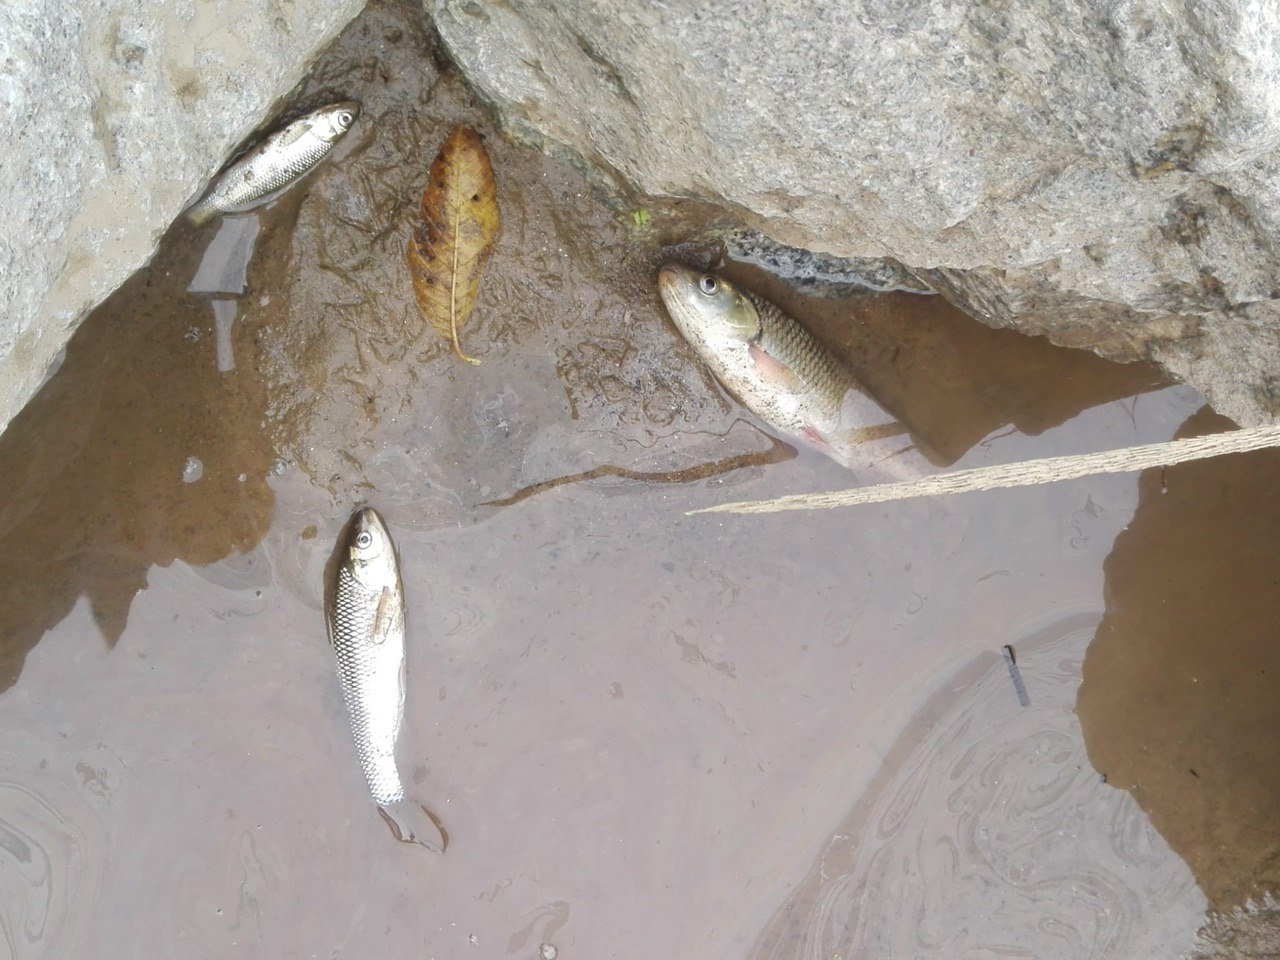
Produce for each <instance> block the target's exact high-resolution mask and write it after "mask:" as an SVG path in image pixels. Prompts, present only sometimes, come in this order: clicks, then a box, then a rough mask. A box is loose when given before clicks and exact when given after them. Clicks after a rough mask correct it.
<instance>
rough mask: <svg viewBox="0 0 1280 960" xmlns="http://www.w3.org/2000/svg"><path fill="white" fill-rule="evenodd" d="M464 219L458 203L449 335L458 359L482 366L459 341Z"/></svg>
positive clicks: (450, 293) (454, 229)
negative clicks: (460, 229) (460, 230)
mask: <svg viewBox="0 0 1280 960" xmlns="http://www.w3.org/2000/svg"><path fill="white" fill-rule="evenodd" d="M461 219H462V205H461V204H458V205H456V206H455V207H454V210H453V270H452V276H451V277H450V278H449V336H450V337H452V338H453V352H454V353H456V354H457V355H458V359H460V360H465V361H467V363H469V364H471V365H472V366H476V367H478V366H480V361H479V360H477V359H476V358H475V357H469V356H467V355H466V354H465V353H463V352H462V344H460V343H458V307H457V299H458V298H457V292H458V248H459V247H460V246H462V244H461V243H460V242H459V241H460V239H461V236H460V234H459V233H458V223H459V221H460V220H461Z"/></svg>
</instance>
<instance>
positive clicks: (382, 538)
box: [325, 507, 443, 849]
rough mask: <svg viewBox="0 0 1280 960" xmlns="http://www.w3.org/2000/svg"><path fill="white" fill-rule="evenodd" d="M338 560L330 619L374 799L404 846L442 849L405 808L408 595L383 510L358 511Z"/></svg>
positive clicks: (433, 827)
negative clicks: (402, 760)
mask: <svg viewBox="0 0 1280 960" xmlns="http://www.w3.org/2000/svg"><path fill="white" fill-rule="evenodd" d="M335 560H336V567H335V570H334V573H333V580H332V583H331V585H330V591H329V596H328V597H327V598H326V604H325V616H326V620H327V621H328V627H329V641H330V643H332V644H333V650H334V653H335V655H336V657H337V661H338V679H339V680H340V681H341V684H342V697H343V699H344V700H345V701H346V704H347V713H348V714H349V715H350V717H351V732H352V734H353V736H354V738H355V743H356V753H357V755H358V756H359V758H360V766H361V769H362V770H363V771H364V778H365V782H366V783H367V784H368V785H369V793H370V794H372V796H373V799H374V801H375V802H376V803H377V804H378V806H379V807H380V808H381V809H382V810H383V812H384V815H386V816H387V819H388V822H389V823H390V824H391V825H392V827H393V829H394V830H395V831H396V834H397V836H398V837H399V838H400V839H402V840H410V841H413V842H417V843H421V844H423V845H424V846H429V847H432V848H434V849H442V848H443V844H442V843H440V842H439V841H438V840H437V837H438V835H439V830H438V824H435V823H434V818H433V817H432V818H431V819H430V822H428V821H424V820H423V819H422V817H421V816H420V813H419V811H420V812H421V813H426V811H425V810H422V808H420V807H416V805H414V804H412V803H409V802H407V801H406V800H405V792H404V783H403V781H402V780H401V779H400V771H399V768H398V767H397V766H396V741H397V740H398V739H399V737H400V724H401V720H402V719H403V717H404V702H405V642H404V587H403V585H402V583H401V580H400V564H399V561H398V559H397V557H396V548H395V544H394V543H393V542H392V540H391V534H390V533H388V532H387V526H386V524H385V523H384V522H383V520H382V517H380V516H379V515H378V512H377V511H376V510H374V509H373V508H371V507H364V508H362V509H360V510H357V511H356V513H355V515H354V516H353V517H352V518H351V522H350V523H349V524H348V525H347V530H346V532H345V534H344V536H343V539H342V540H341V541H340V542H339V546H338V553H337V556H336V557H335ZM428 816H429V817H430V815H429V814H428Z"/></svg>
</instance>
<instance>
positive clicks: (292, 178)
mask: <svg viewBox="0 0 1280 960" xmlns="http://www.w3.org/2000/svg"><path fill="white" fill-rule="evenodd" d="M359 115H360V105H359V104H357V103H353V102H351V101H346V102H344V103H335V104H331V105H330V106H327V107H321V108H320V109H319V110H315V111H312V112H311V113H308V114H307V115H306V116H303V117H300V118H298V119H297V120H295V121H293V123H291V124H289V125H288V126H287V127H285V128H284V129H283V130H278V131H276V132H275V133H273V134H271V136H269V137H267V139H266V140H264V141H262V143H260V144H258V146H256V147H254V148H253V149H252V150H250V151H249V152H248V153H246V154H245V155H244V156H242V157H241V158H240V159H239V160H237V161H235V162H234V163H233V164H232V165H231V166H230V167H229V168H228V169H227V170H226V172H225V173H223V174H222V175H221V176H220V177H218V179H217V182H216V183H215V184H214V185H213V188H212V189H211V190H210V191H209V192H208V193H206V194H205V196H204V197H203V198H202V199H201V200H200V201H199V202H198V203H196V204H195V205H194V206H192V207H191V208H190V209H189V210H187V217H188V219H190V220H191V222H192V223H194V224H196V225H197V226H198V225H200V224H202V223H207V222H208V221H209V220H212V219H213V218H214V217H215V216H217V215H218V214H221V213H237V212H241V211H244V210H247V209H249V208H251V207H252V206H254V205H255V204H257V203H258V202H260V201H262V200H264V199H265V198H267V197H269V196H271V195H272V194H275V193H277V192H279V191H282V190H284V189H285V188H286V187H289V186H291V185H293V184H294V183H295V182H297V181H298V180H300V179H301V178H302V177H303V176H305V175H306V174H307V173H309V172H310V171H311V170H312V169H314V168H315V166H316V165H317V164H318V163H319V162H320V161H321V160H323V159H324V158H325V157H326V156H328V155H329V151H331V150H332V149H333V148H334V145H335V144H337V142H338V141H339V140H341V139H342V138H343V137H344V136H346V134H347V131H348V130H350V129H351V126H352V124H354V123H355V122H356V117H358V116H359Z"/></svg>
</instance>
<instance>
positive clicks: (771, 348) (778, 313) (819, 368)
mask: <svg viewBox="0 0 1280 960" xmlns="http://www.w3.org/2000/svg"><path fill="white" fill-rule="evenodd" d="M743 293H744V294H745V295H746V297H747V299H748V300H750V301H751V304H752V306H754V307H755V308H756V313H757V314H758V315H759V317H760V348H761V349H762V350H764V352H765V353H767V354H769V356H771V357H773V358H774V359H776V360H777V361H778V362H779V363H781V364H783V365H784V366H786V367H788V368H790V369H791V370H794V371H795V373H796V375H797V376H798V377H799V378H800V379H801V380H802V381H803V382H804V383H805V384H807V385H809V386H810V387H811V388H812V393H813V402H814V403H815V404H817V405H819V406H820V407H821V408H822V412H823V414H824V415H826V416H828V417H830V418H832V419H833V420H834V419H836V418H837V417H838V416H839V414H840V404H841V401H842V400H843V398H844V395H845V394H846V393H847V392H848V391H849V390H851V389H854V388H855V383H854V379H853V376H852V374H850V373H849V372H848V371H847V370H845V369H844V367H842V366H841V365H840V362H839V361H838V360H837V359H836V358H835V357H834V356H833V355H832V354H831V352H830V351H828V350H827V349H826V348H825V347H823V345H822V344H820V343H819V342H818V341H817V340H815V339H814V337H813V336H812V335H811V334H810V333H809V331H807V330H805V328H804V327H802V326H800V324H798V323H797V322H796V321H795V320H793V319H792V318H791V317H789V316H787V315H786V314H785V313H783V312H782V310H781V309H780V308H779V307H777V306H776V305H774V304H772V303H770V302H769V301H768V300H766V299H764V298H763V297H761V296H758V295H756V294H754V293H752V292H751V291H750V290H744V291H743Z"/></svg>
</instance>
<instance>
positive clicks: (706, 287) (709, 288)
mask: <svg viewBox="0 0 1280 960" xmlns="http://www.w3.org/2000/svg"><path fill="white" fill-rule="evenodd" d="M698 289H699V290H701V291H702V292H703V293H705V294H706V295H707V296H708V297H714V296H715V295H716V291H717V290H719V289H720V281H719V280H717V279H716V278H715V277H712V276H705V277H703V278H702V279H701V280H699V281H698Z"/></svg>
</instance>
